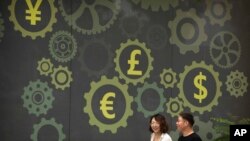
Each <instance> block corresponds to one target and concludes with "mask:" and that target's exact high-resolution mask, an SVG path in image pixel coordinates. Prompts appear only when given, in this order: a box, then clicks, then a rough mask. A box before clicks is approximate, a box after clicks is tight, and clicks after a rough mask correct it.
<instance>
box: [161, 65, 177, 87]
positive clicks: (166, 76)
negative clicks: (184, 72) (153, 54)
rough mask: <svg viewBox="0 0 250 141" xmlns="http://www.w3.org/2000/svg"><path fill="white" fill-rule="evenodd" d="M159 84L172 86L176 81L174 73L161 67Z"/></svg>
mask: <svg viewBox="0 0 250 141" xmlns="http://www.w3.org/2000/svg"><path fill="white" fill-rule="evenodd" d="M160 77H161V84H162V85H164V86H165V88H174V85H175V84H176V82H177V78H176V73H175V72H174V71H173V70H172V69H171V68H169V69H163V71H162V73H161V74H160Z"/></svg>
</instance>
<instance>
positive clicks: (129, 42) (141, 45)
mask: <svg viewBox="0 0 250 141" xmlns="http://www.w3.org/2000/svg"><path fill="white" fill-rule="evenodd" d="M130 46H136V47H139V48H141V49H142V50H143V51H144V52H145V54H146V55H147V60H148V66H147V70H146V72H145V73H144V74H143V75H142V76H141V77H140V78H136V79H132V78H129V77H127V76H126V75H125V74H124V73H123V72H122V70H121V66H120V63H119V62H120V59H121V58H120V56H121V54H122V52H123V50H124V49H125V48H127V47H130ZM150 53H151V51H150V49H147V47H146V45H145V43H143V42H142V43H141V42H139V41H138V39H135V40H130V39H128V40H127V42H126V43H121V45H120V48H119V49H118V50H116V57H115V59H114V62H115V64H116V66H115V70H116V71H117V72H118V73H119V78H121V79H124V80H125V81H126V83H132V84H134V85H136V84H137V83H143V81H144V80H145V79H146V78H148V77H149V76H150V72H151V71H152V70H153V66H152V63H153V60H154V59H153V58H152V56H151V55H150Z"/></svg>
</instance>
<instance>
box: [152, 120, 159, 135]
mask: <svg viewBox="0 0 250 141" xmlns="http://www.w3.org/2000/svg"><path fill="white" fill-rule="evenodd" d="M150 126H151V129H152V130H153V131H154V133H160V132H161V127H160V124H159V122H157V121H156V120H155V118H152V120H151V125H150Z"/></svg>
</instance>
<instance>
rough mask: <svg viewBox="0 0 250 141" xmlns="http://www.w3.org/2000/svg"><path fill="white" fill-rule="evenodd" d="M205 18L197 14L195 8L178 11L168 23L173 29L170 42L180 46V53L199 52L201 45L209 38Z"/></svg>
mask: <svg viewBox="0 0 250 141" xmlns="http://www.w3.org/2000/svg"><path fill="white" fill-rule="evenodd" d="M205 23H206V21H205V20H204V19H201V18H199V17H198V16H197V14H196V10H195V9H194V8H192V9H190V10H189V11H182V10H177V11H176V18H175V19H174V20H173V21H170V22H169V23H168V27H169V28H170V29H171V37H170V43H171V44H175V45H177V47H179V48H180V53H181V54H185V53H186V52H187V51H193V52H194V53H198V52H199V47H200V45H201V44H202V43H203V42H204V41H206V40H207V35H206V33H205Z"/></svg>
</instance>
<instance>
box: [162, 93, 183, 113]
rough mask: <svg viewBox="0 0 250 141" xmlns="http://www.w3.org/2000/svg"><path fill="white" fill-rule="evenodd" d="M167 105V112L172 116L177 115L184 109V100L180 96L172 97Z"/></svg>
mask: <svg viewBox="0 0 250 141" xmlns="http://www.w3.org/2000/svg"><path fill="white" fill-rule="evenodd" d="M166 106H167V113H169V114H170V115H171V117H177V116H178V115H179V113H181V112H182V111H183V109H184V108H183V101H181V100H180V99H179V98H178V97H176V98H170V99H169V101H168V103H167V104H166Z"/></svg>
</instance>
